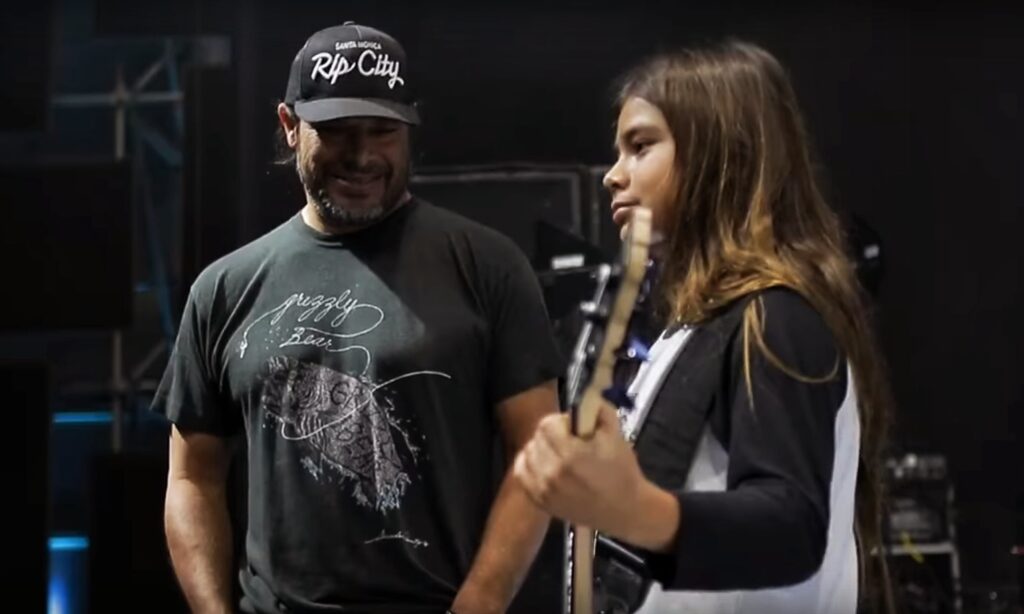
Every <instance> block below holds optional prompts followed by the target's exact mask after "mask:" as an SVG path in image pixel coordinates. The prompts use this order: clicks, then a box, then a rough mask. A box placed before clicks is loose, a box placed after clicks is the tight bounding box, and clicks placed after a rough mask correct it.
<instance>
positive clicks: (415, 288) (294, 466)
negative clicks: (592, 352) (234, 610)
mask: <svg viewBox="0 0 1024 614" xmlns="http://www.w3.org/2000/svg"><path fill="white" fill-rule="evenodd" d="M561 374H562V361H561V357H560V356H559V355H558V352H557V350H556V348H555V344H554V341H553V337H552V334H551V331H550V323H549V320H548V317H547V314H546V311H545V309H544V305H543V303H542V297H541V293H540V288H539V284H538V282H537V280H536V278H535V276H534V274H533V272H532V270H531V269H530V266H529V263H528V261H527V260H526V258H525V256H524V255H523V254H522V252H521V251H519V249H518V248H517V247H516V246H515V245H514V244H513V243H512V242H511V241H510V240H509V239H507V238H506V237H504V236H503V235H501V234H499V233H497V232H495V231H493V230H490V229H488V228H486V227H484V226H481V225H479V224H476V223H474V222H471V221H469V220H467V219H464V218H462V217H459V216H457V215H455V214H453V213H451V212H448V211H445V210H443V209H440V208H437V207H434V206H432V205H430V204H428V203H426V202H423V201H419V200H417V199H413V200H411V201H409V202H407V203H406V204H405V205H403V206H401V207H400V208H399V209H398V210H397V211H396V212H395V213H393V214H392V215H391V216H389V217H388V218H386V219H385V220H384V221H382V222H380V223H378V224H377V225H375V226H372V227H371V228H368V229H366V230H363V231H360V232H358V233H354V234H349V235H344V236H340V237H335V236H326V235H323V234H320V233H318V232H316V231H314V230H313V229H311V228H310V227H309V226H308V225H306V224H305V223H304V222H303V220H302V218H301V216H300V215H295V216H294V217H292V218H291V219H290V220H288V221H287V222H286V223H284V224H282V225H281V226H279V227H278V228H276V229H274V230H273V231H271V232H269V233H268V234H266V235H264V236H263V237H261V238H259V239H257V240H256V241H254V242H252V243H250V244H248V245H247V246H245V247H242V248H241V249H239V250H237V251H235V252H233V253H231V254H229V255H227V256H225V257H224V258H222V259H220V260H219V261H217V262H215V263H214V264H212V265H211V266H210V267H208V268H207V269H206V270H204V271H203V273H202V274H201V275H200V276H199V278H198V279H197V280H196V282H195V283H194V285H193V286H192V288H191V292H190V295H189V298H188V302H187V305H186V308H185V312H184V316H183V319H182V322H181V327H180V330H179V333H178V340H177V344H176V346H175V348H174V351H173V353H172V357H171V360H170V364H169V365H168V368H167V372H166V374H165V376H164V379H163V381H162V383H161V386H160V389H159V391H158V394H157V400H156V403H155V408H156V409H157V410H158V411H161V412H162V413H164V414H165V415H166V416H167V417H168V418H169V419H170V420H171V421H172V422H174V423H176V424H177V425H178V426H179V427H180V428H182V429H193V430H198V431H204V432H208V433H214V434H219V435H229V434H232V433H235V432H237V430H238V429H240V428H244V430H245V435H246V439H247V442H248V450H249V462H248V482H249V496H248V532H247V537H246V555H247V563H248V565H247V566H246V568H245V569H243V571H242V573H241V582H242V587H243V591H244V592H245V594H246V596H247V598H248V599H249V600H251V601H253V602H255V603H256V604H257V606H258V607H259V608H260V609H261V610H263V609H269V610H275V609H278V608H279V607H280V606H281V605H282V604H283V605H284V606H286V607H288V608H289V609H290V610H291V611H301V610H306V609H310V610H312V611H325V612H333V611H359V612H399V611H400V612H415V611H437V610H443V609H444V608H445V607H447V606H448V605H449V604H450V603H451V601H452V599H453V598H454V596H455V593H456V592H457V590H458V588H459V586H460V584H461V582H462V580H463V578H464V577H465V575H466V573H467V572H468V570H469V567H470V565H471V563H472V561H473V557H474V555H475V552H476V550H477V547H478V546H479V543H480V539H481V536H482V532H483V529H484V524H485V521H486V518H487V514H488V512H489V510H490V505H491V503H492V500H493V496H494V493H495V492H496V486H497V480H496V477H497V476H500V475H501V470H502V469H503V467H502V466H501V465H500V463H501V457H500V455H498V454H495V444H496V442H497V441H498V434H499V426H500V425H499V424H498V422H497V419H496V415H495V413H494V405H495V403H497V402H499V401H501V400H503V399H506V398H508V397H510V396H511V395H514V394H516V393H519V392H521V391H524V390H526V389H529V388H531V387H533V386H535V385H538V384H540V383H542V382H544V381H546V380H550V379H553V378H556V377H559V376H560V375H561Z"/></svg>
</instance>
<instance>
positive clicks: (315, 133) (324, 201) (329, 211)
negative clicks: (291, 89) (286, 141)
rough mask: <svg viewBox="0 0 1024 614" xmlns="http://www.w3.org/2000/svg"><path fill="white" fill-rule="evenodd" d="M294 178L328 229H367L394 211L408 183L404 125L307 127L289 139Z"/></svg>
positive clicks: (364, 120) (378, 121)
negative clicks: (296, 178)
mask: <svg viewBox="0 0 1024 614" xmlns="http://www.w3.org/2000/svg"><path fill="white" fill-rule="evenodd" d="M293 142H294V149H295V154H296V155H295V157H296V166H297V170H298V173H299V177H300V179H301V180H302V183H303V185H304V186H305V188H306V193H307V194H308V196H309V198H310V200H311V202H313V204H314V205H315V206H316V208H317V212H318V213H319V214H320V217H321V219H322V220H323V221H324V223H325V224H327V225H328V226H333V227H338V228H359V227H363V226H369V225H371V224H373V223H375V222H377V221H379V220H380V219H382V218H383V217H384V216H385V215H387V214H388V213H389V212H390V211H391V210H392V209H394V208H395V207H396V206H397V205H398V204H399V203H400V202H401V200H402V197H403V196H404V195H405V192H406V188H407V187H408V184H409V127H408V126H407V125H406V124H404V123H402V122H399V121H396V120H391V119H384V118H372V117H352V118H344V119H336V120H331V121H327V122H320V123H315V124H310V123H307V122H305V121H299V122H298V124H297V126H296V129H295V135H294V139H293Z"/></svg>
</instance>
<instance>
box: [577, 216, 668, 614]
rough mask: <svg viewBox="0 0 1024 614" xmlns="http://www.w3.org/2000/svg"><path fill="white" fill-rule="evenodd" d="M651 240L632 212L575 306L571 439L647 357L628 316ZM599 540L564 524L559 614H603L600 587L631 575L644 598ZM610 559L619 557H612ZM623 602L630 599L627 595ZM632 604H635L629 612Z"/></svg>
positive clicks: (627, 561)
mask: <svg viewBox="0 0 1024 614" xmlns="http://www.w3.org/2000/svg"><path fill="white" fill-rule="evenodd" d="M650 240H651V215H650V210H648V209H645V208H642V207H637V208H636V209H635V210H634V211H633V217H632V219H631V221H630V223H629V226H628V230H627V236H626V238H625V239H624V240H623V244H622V254H621V256H620V258H619V262H618V264H617V265H616V266H614V267H612V266H608V265H606V266H602V267H599V269H598V271H597V284H596V290H595V294H594V299H593V300H592V301H590V302H589V303H585V304H584V305H582V306H581V308H582V310H583V312H584V314H585V315H586V316H587V322H586V323H585V324H584V326H583V329H582V331H581V332H580V336H579V339H578V340H577V342H576V346H575V349H574V351H573V360H572V364H571V365H570V368H569V377H568V386H567V390H568V393H567V397H568V398H567V406H568V408H569V412H570V416H571V422H572V430H573V434H574V435H576V436H577V437H582V438H589V437H590V436H591V435H592V434H593V432H594V429H595V428H596V425H597V416H598V413H599V411H600V408H601V405H602V404H605V403H611V404H612V405H614V406H618V407H623V406H626V405H628V404H629V399H628V397H627V395H626V391H625V389H624V388H622V387H618V386H616V385H615V382H614V381H613V376H614V373H615V368H616V366H617V365H619V364H621V362H622V361H624V360H632V361H635V360H637V359H642V356H643V355H646V350H645V349H643V348H642V347H640V346H639V345H638V344H637V342H636V341H635V340H634V339H633V338H632V336H631V332H632V328H633V323H634V321H635V320H634V314H635V313H636V310H637V307H638V305H639V304H640V303H641V302H642V299H643V298H644V295H645V294H646V292H645V286H646V284H645V282H647V281H649V275H648V271H649V268H650V267H649V260H648V256H649V250H650ZM600 540H601V544H602V548H600V549H599V548H598V543H599V540H598V537H597V536H596V535H595V532H594V530H593V529H592V528H590V527H585V526H580V525H567V527H566V573H565V580H564V581H565V603H564V607H563V612H565V614H595V613H596V612H601V611H603V610H606V609H607V607H609V606H610V601H609V599H608V598H607V596H606V595H607V594H608V592H607V591H606V590H604V589H607V588H609V586H608V583H609V582H611V583H612V584H615V585H619V584H620V583H622V582H620V581H625V580H626V578H632V580H631V581H629V582H625V584H629V585H631V586H638V587H639V588H637V590H641V591H643V593H644V594H646V588H644V587H643V584H642V583H643V581H644V580H643V577H642V575H643V574H642V569H641V568H640V567H639V565H642V562H640V561H639V559H638V558H637V557H635V556H633V555H632V554H631V553H629V552H628V550H626V549H624V548H622V547H621V546H619V545H617V544H615V543H614V542H612V541H610V540H606V539H605V538H603V537H602V538H600ZM598 550H601V551H602V553H603V554H607V555H608V556H607V557H602V558H600V559H599V560H598V564H599V565H600V566H601V568H602V573H607V574H608V575H602V576H601V578H602V580H601V582H599V583H598V584H599V586H598V588H599V589H601V590H600V591H599V592H598V595H597V597H600V599H595V580H594V578H595V555H596V552H597V551H598ZM612 554H615V555H622V556H619V557H617V558H612ZM631 570H633V571H635V573H634V572H633V571H631ZM638 583H639V584H638ZM641 599H642V596H641ZM621 600H622V601H629V600H630V599H629V598H628V597H625V598H622V599H621ZM638 605H639V604H636V606H633V607H634V609H635V607H638ZM595 606H597V607H598V609H595ZM608 611H609V612H614V611H620V610H618V609H617V608H615V609H612V610H608ZM621 611H631V610H621Z"/></svg>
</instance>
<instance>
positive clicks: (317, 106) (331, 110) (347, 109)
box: [295, 98, 420, 124]
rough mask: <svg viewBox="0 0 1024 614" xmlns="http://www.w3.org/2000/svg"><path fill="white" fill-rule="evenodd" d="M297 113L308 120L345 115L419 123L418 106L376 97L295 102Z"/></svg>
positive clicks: (321, 120) (321, 119)
mask: <svg viewBox="0 0 1024 614" xmlns="http://www.w3.org/2000/svg"><path fill="white" fill-rule="evenodd" d="M295 114H296V115H298V116H299V117H300V118H302V119H304V120H306V121H307V122H310V123H312V122H326V121H330V120H332V119H341V118H344V117H384V118H387V119H394V120H397V121H400V122H405V123H407V124H419V123H420V115H419V113H418V112H417V111H416V108H415V107H413V106H411V105H407V104H402V103H399V102H394V101H392V100H382V99H376V98H325V99H323V100H310V101H307V102H296V103H295Z"/></svg>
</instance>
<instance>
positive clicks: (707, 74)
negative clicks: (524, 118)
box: [618, 41, 892, 611]
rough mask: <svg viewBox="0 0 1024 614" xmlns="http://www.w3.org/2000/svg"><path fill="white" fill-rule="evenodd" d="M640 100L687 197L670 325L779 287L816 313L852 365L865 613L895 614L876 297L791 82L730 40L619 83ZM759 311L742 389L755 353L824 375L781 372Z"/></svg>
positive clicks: (667, 292)
mask: <svg viewBox="0 0 1024 614" xmlns="http://www.w3.org/2000/svg"><path fill="white" fill-rule="evenodd" d="M632 97H639V98H642V99H644V100H646V101H647V102H649V103H651V104H653V105H654V106H656V107H657V108H658V109H659V110H660V111H661V112H662V113H663V114H664V116H665V119H666V121H667V123H668V126H669V128H670V130H671V132H672V136H673V139H674V140H675V143H676V161H675V162H676V163H675V177H674V179H675V184H676V185H677V186H678V190H679V192H678V196H677V198H675V201H674V203H673V205H672V207H673V210H671V211H670V214H669V215H668V216H667V219H668V220H669V222H668V227H667V228H665V232H666V234H667V237H668V238H667V246H666V253H665V257H664V262H663V265H662V273H661V279H660V282H659V284H658V285H659V287H660V288H661V299H662V303H663V307H664V311H665V312H666V313H665V315H666V316H667V317H668V319H670V320H672V321H676V322H683V323H690V324H697V323H700V322H702V321H705V320H707V319H709V318H711V317H713V316H714V315H715V314H716V313H717V312H718V311H719V310H721V309H723V308H724V307H725V306H727V305H729V304H730V303H732V302H733V301H735V300H737V299H739V298H741V297H743V296H746V295H748V294H750V293H753V292H757V291H759V290H763V289H765V288H769V287H775V286H784V287H787V288H791V289H792V290H794V291H796V292H798V293H799V294H800V295H802V296H803V297H804V298H805V299H806V300H808V301H809V302H810V303H811V305H813V306H814V307H815V308H816V309H817V311H818V312H819V313H820V314H821V315H822V317H823V318H824V320H825V321H826V323H827V324H828V325H829V328H830V329H831V331H832V332H833V334H834V335H835V337H836V339H837V342H838V344H839V347H840V350H841V351H842V353H843V354H844V357H845V358H846V359H847V360H848V362H849V364H850V366H851V369H852V372H853V374H854V383H855V386H856V392H857V396H858V400H859V412H860V426H861V448H860V450H861V455H860V467H859V471H858V484H857V510H856V512H857V513H856V516H857V526H856V532H857V540H858V544H859V548H860V552H861V555H860V560H861V568H862V569H861V572H862V573H861V574H860V577H861V580H862V583H861V585H862V590H861V594H862V599H866V600H867V601H870V602H871V604H870V605H869V604H867V603H866V602H865V605H868V608H869V609H870V610H871V611H876V610H878V609H887V610H892V597H891V592H890V590H889V582H888V573H887V570H886V566H885V557H884V556H882V554H881V553H882V552H884V551H883V550H882V549H881V544H880V541H881V540H880V536H881V529H880V525H881V504H882V499H883V494H884V492H883V491H884V489H883V460H884V459H883V453H884V451H883V446H884V445H885V442H886V435H887V430H888V428H887V425H888V416H889V411H890V407H891V401H890V394H889V389H888V383H887V381H886V377H885V370H884V367H883V363H882V355H881V352H880V351H879V349H878V348H877V345H876V341H875V335H874V331H873V326H872V322H871V319H870V316H869V301H868V300H867V297H866V296H865V294H864V293H863V290H862V288H861V286H860V283H859V282H858V279H857V276H856V273H855V269H854V266H853V264H852V262H851V260H850V258H849V257H848V253H849V252H848V246H847V245H846V243H845V237H844V234H843V229H842V225H841V222H840V219H839V217H838V215H837V214H836V213H835V212H834V211H833V210H832V209H831V208H830V207H829V206H828V204H827V203H826V202H825V199H824V198H823V196H822V194H821V192H820V190H819V188H818V185H817V181H816V179H815V176H814V167H813V164H812V156H811V153H810V146H809V143H808V139H807V135H806V130H805V127H804V122H803V119H802V116H801V112H800V110H799V107H798V105H797V99H796V95H795V93H794V91H793V87H792V85H791V83H790V80H789V77H788V76H787V74H786V72H785V70H784V69H783V68H782V66H781V65H780V63H779V62H778V61H777V60H776V59H775V58H774V57H772V56H771V55H770V54H769V53H768V52H766V51H765V50H763V49H761V48H759V47H757V46H754V45H752V44H748V43H743V42H736V41H729V42H727V43H725V44H723V45H721V46H718V47H713V48H707V49H701V50H688V51H681V52H676V53H671V54H664V55H660V56H657V57H654V58H652V59H650V60H648V61H647V62H645V63H643V64H641V65H639V66H638V67H636V68H635V69H633V70H632V71H630V72H629V73H628V74H627V75H626V76H625V78H624V80H623V84H622V87H621V89H620V91H619V97H618V104H619V106H620V107H621V106H622V105H623V104H625V102H626V101H627V100H628V99H629V98H632ZM763 311H764V308H763V305H762V304H761V303H760V301H757V300H754V301H751V302H750V303H749V305H748V306H747V308H746V310H745V312H744V318H743V341H744V362H745V365H746V378H747V386H748V392H751V390H750V379H749V377H750V376H749V365H750V350H751V344H753V346H754V348H756V349H757V350H758V351H761V352H763V354H764V355H765V356H766V358H767V359H769V360H771V361H772V362H773V363H774V364H776V365H777V366H778V367H779V368H781V369H783V370H785V371H786V372H788V373H790V374H791V375H792V376H794V377H798V378H800V379H801V380H803V381H821V377H820V376H821V375H826V377H828V376H827V374H800V373H795V372H793V370H792V369H791V368H789V367H788V366H787V365H784V364H781V362H780V361H779V360H778V359H777V358H776V357H775V356H774V355H773V354H772V352H771V349H770V348H768V347H767V346H766V345H765V342H764V338H763V337H762V324H763V321H764V317H765V314H764V312H763ZM831 375H835V373H833V374H831Z"/></svg>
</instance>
